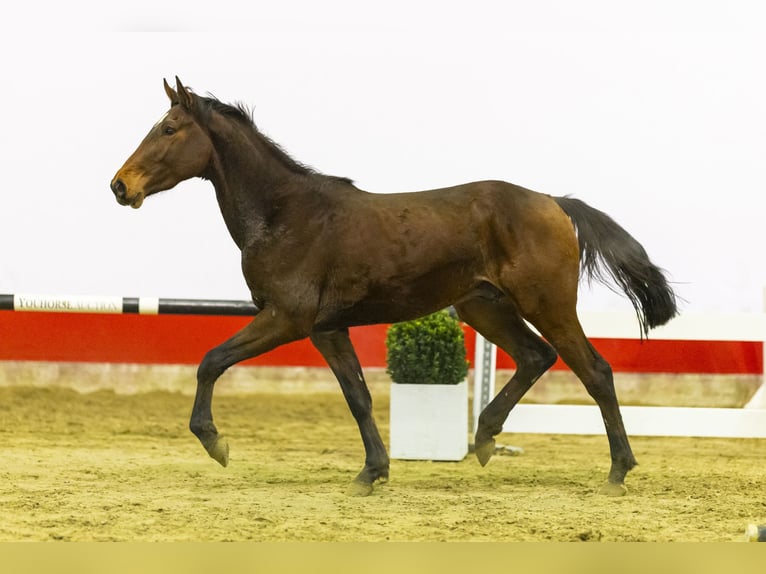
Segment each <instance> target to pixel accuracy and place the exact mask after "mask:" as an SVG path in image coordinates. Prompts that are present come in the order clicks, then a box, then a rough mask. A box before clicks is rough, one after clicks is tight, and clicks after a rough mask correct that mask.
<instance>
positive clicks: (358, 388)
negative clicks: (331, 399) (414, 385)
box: [311, 329, 389, 496]
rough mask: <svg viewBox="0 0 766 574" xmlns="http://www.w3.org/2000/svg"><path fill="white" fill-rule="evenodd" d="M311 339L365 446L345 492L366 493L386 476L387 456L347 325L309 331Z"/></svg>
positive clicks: (387, 469) (369, 492) (355, 494)
mask: <svg viewBox="0 0 766 574" xmlns="http://www.w3.org/2000/svg"><path fill="white" fill-rule="evenodd" d="M311 342H312V343H313V344H314V346H315V347H316V348H317V350H318V351H319V352H320V353H321V354H322V356H323V357H324V358H325V360H326V361H327V364H328V365H329V366H330V369H332V372H333V373H334V374H335V377H336V378H337V379H338V383H340V387H341V390H342V391H343V396H344V397H345V398H346V402H347V403H348V406H349V409H350V410H351V414H352V415H353V416H354V419H355V420H356V422H357V425H358V426H359V432H360V434H361V435H362V443H363V444H364V450H365V463H364V468H363V469H362V470H361V472H360V473H359V474H358V475H357V477H356V478H355V479H354V481H353V482H352V483H351V486H350V487H349V489H348V494H351V495H354V496H367V495H369V494H371V493H372V490H373V484H374V483H375V482H376V481H379V482H386V481H387V480H388V471H389V459H388V453H387V452H386V447H385V445H384V444H383V439H382V438H381V436H380V432H379V431H378V428H377V426H376V424H375V419H374V418H373V416H372V397H371V396H370V391H369V390H368V388H367V383H366V382H365V380H364V375H363V374H362V367H361V365H360V364H359V359H358V358H357V356H356V353H355V352H354V347H353V346H352V344H351V339H350V338H349V334H348V329H343V330H339V331H329V332H322V333H312V334H311Z"/></svg>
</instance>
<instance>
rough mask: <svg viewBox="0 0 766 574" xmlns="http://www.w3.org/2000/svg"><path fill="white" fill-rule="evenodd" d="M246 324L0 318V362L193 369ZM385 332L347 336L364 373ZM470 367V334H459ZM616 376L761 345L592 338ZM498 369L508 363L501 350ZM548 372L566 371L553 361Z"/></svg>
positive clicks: (277, 358) (734, 367)
mask: <svg viewBox="0 0 766 574" xmlns="http://www.w3.org/2000/svg"><path fill="white" fill-rule="evenodd" d="M250 320H251V319H250V318H249V317H221V316H199V315H196V316H192V315H96V314H69V313H17V312H12V311H0V360H6V361H56V362H58V361H60V362H99V363H139V364H196V363H199V362H200V361H201V360H202V357H203V356H204V354H205V353H206V352H207V351H208V350H209V349H211V348H212V347H214V346H215V345H217V344H219V343H221V342H223V341H224V340H226V339H228V338H229V337H231V336H232V335H233V334H234V333H235V332H236V331H237V330H239V329H240V328H241V327H242V326H244V325H245V324H247V322H248V321H250ZM386 329H387V326H386V325H373V326H369V327H356V328H353V329H351V338H352V340H353V341H354V346H355V348H356V351H357V354H358V355H359V360H360V362H361V363H362V365H363V366H365V367H385V364H386V348H385V333H386ZM465 331H466V348H467V350H468V356H469V360H471V361H473V350H474V344H475V334H474V332H473V330H471V329H470V328H466V329H465ZM592 342H593V345H594V346H595V347H596V348H597V349H598V350H599V352H600V353H601V354H602V355H604V357H605V358H606V359H607V360H608V361H609V362H610V363H611V364H612V368H613V369H614V371H615V372H634V373H642V372H643V373H715V374H761V373H763V344H762V343H759V342H736V341H666V340H652V339H649V340H645V341H640V340H637V339H592ZM244 364H249V365H270V366H309V367H314V366H325V362H324V359H323V358H322V356H321V355H320V354H319V353H318V352H317V351H316V349H314V347H313V346H312V345H311V343H310V342H309V341H308V340H304V341H298V342H296V343H292V344H289V345H285V346H283V347H280V348H278V349H275V350H273V351H271V352H270V353H266V354H265V355H263V356H261V357H259V358H257V359H253V360H251V361H247V362H245V363H244ZM497 366H498V368H507V369H511V368H513V367H514V364H513V361H512V360H511V359H510V358H509V357H508V356H507V355H506V354H505V353H503V352H502V351H500V352H499V353H498V357H497ZM554 369H566V366H565V365H564V364H563V363H562V362H561V360H559V361H558V362H557V363H556V365H555V366H554Z"/></svg>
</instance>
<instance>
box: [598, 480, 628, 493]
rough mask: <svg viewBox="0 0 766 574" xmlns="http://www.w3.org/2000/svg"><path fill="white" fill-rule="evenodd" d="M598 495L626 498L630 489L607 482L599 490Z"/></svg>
mask: <svg viewBox="0 0 766 574" xmlns="http://www.w3.org/2000/svg"><path fill="white" fill-rule="evenodd" d="M598 493H599V494H601V495H603V496H625V495H626V494H628V489H627V488H626V487H625V485H624V484H615V483H613V482H606V483H604V485H603V486H602V487H601V488H599V489H598Z"/></svg>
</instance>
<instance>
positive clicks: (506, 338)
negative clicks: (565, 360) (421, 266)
mask: <svg viewBox="0 0 766 574" xmlns="http://www.w3.org/2000/svg"><path fill="white" fill-rule="evenodd" d="M455 309H456V310H457V312H458V315H459V316H460V318H461V319H462V320H463V321H465V322H466V323H468V324H469V325H471V326H472V327H473V328H474V329H476V331H478V332H479V333H480V334H481V335H482V336H483V337H485V338H486V339H487V340H489V341H491V342H492V343H494V344H495V345H497V346H498V347H500V348H501V349H503V350H504V351H505V352H506V353H508V354H509V355H510V356H511V357H512V358H513V360H514V361H515V362H516V372H515V373H514V374H513V377H511V379H510V380H509V381H508V382H507V383H506V384H505V386H504V387H503V388H502V389H501V390H500V392H499V393H498V394H497V395H496V396H495V397H494V399H493V400H492V401H491V402H490V403H489V404H488V405H487V406H486V407H485V408H484V410H483V411H482V412H481V414H480V415H479V420H478V425H477V429H476V436H475V439H474V445H475V453H476V457H477V458H478V459H479V463H480V464H481V465H482V466H484V465H486V464H487V462H489V459H490V458H491V457H492V455H493V454H494V453H495V438H494V437H495V436H496V435H498V434H500V433H501V432H502V430H503V424H504V423H505V420H506V419H507V418H508V415H509V414H510V412H511V409H513V407H514V406H516V404H517V403H518V402H519V400H521V397H523V396H524V394H525V393H526V392H527V391H528V390H529V388H530V387H531V386H532V385H533V384H534V383H535V381H537V379H539V378H540V377H541V376H542V375H543V373H545V371H547V370H548V369H549V368H550V367H551V366H553V363H554V362H555V361H556V352H555V351H554V350H553V348H552V347H551V346H550V345H548V344H547V343H546V342H545V341H543V340H542V339H541V338H540V337H539V336H537V335H536V334H535V333H534V332H533V331H532V330H531V329H530V328H529V327H528V326H527V324H526V323H525V322H524V320H523V319H522V318H521V316H520V315H519V312H518V310H517V308H516V306H515V305H514V304H513V303H512V302H511V301H510V300H508V299H501V300H487V299H481V298H475V299H471V300H469V301H467V302H464V303H461V304H459V305H455Z"/></svg>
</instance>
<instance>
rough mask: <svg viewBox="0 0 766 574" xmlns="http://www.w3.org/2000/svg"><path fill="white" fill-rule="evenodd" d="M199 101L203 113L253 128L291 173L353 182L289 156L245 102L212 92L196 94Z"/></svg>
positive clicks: (271, 152)
mask: <svg viewBox="0 0 766 574" xmlns="http://www.w3.org/2000/svg"><path fill="white" fill-rule="evenodd" d="M198 97H199V100H200V102H201V103H202V111H203V113H204V114H205V115H207V114H209V113H210V112H215V113H217V114H220V115H222V116H224V117H227V118H230V119H232V120H234V121H237V122H240V123H242V124H244V125H245V126H247V127H249V128H250V129H252V130H253V132H254V134H255V135H256V136H257V138H258V139H259V140H260V141H261V142H262V143H263V144H264V146H265V147H266V149H267V150H268V151H269V153H270V154H271V156H272V157H274V159H276V160H277V161H278V162H279V163H280V164H281V165H282V166H283V167H286V168H287V169H288V170H289V171H291V172H292V173H295V174H298V175H303V176H308V177H313V176H319V177H322V178H330V179H332V180H336V181H340V182H344V183H349V184H353V183H354V182H353V181H352V180H351V179H349V178H347V177H337V176H328V175H326V174H323V173H321V172H319V171H317V170H315V169H314V168H313V167H311V166H308V165H306V164H304V163H302V162H299V161H298V160H296V159H294V158H293V157H291V156H290V155H289V154H288V153H287V152H286V151H285V150H284V149H283V148H282V146H280V145H279V144H278V143H276V142H275V141H274V140H272V139H271V138H270V137H268V136H267V135H265V134H264V133H262V132H261V131H260V130H259V129H258V127H257V126H256V125H255V120H254V118H253V111H252V109H251V108H248V107H247V106H246V105H245V104H242V103H239V102H238V103H236V104H234V105H231V104H226V103H224V102H222V101H221V100H219V99H218V98H216V97H214V96H213V95H212V94H208V96H207V97H204V96H198Z"/></svg>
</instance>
